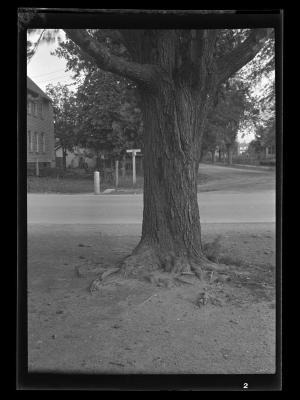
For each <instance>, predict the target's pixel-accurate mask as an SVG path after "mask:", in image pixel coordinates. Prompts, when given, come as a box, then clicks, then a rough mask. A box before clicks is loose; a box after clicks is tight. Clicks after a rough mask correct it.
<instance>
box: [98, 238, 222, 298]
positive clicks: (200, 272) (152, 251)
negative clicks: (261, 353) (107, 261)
mask: <svg viewBox="0 0 300 400" xmlns="http://www.w3.org/2000/svg"><path fill="white" fill-rule="evenodd" d="M212 271H213V272H217V273H224V272H226V271H228V267H227V266H222V265H218V264H215V263H213V262H212V261H209V260H208V259H207V258H206V257H205V256H202V257H200V258H198V259H195V258H193V259H191V258H190V257H188V256H185V255H177V256H176V255H175V254H174V253H173V252H162V251H161V250H159V249H157V248H156V247H155V246H152V245H149V244H143V243H140V245H139V246H137V247H136V248H135V249H134V251H133V252H132V254H130V255H129V256H128V257H126V258H125V259H124V260H123V261H122V262H120V265H119V266H118V268H111V269H110V270H108V271H106V272H104V273H103V274H101V276H99V277H98V278H97V279H96V280H94V281H93V282H92V284H91V286H90V291H91V293H92V292H93V291H96V290H100V288H101V287H102V286H104V285H107V284H110V283H113V282H116V281H118V280H122V279H127V278H129V279H138V280H143V281H145V280H146V281H149V282H151V283H153V284H156V285H157V286H165V287H170V286H172V282H173V283H174V284H175V285H178V284H180V282H181V283H182V284H191V282H189V281H187V280H186V277H189V278H191V277H192V276H195V277H197V278H198V279H200V280H201V281H202V280H206V279H207V280H210V277H211V274H207V272H212Z"/></svg>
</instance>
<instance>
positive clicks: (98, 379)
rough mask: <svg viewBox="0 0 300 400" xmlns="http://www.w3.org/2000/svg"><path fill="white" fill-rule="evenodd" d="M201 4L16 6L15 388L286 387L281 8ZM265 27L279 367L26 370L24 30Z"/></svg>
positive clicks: (239, 388) (238, 388)
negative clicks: (268, 32)
mask: <svg viewBox="0 0 300 400" xmlns="http://www.w3.org/2000/svg"><path fill="white" fill-rule="evenodd" d="M197 11H199V10H194V11H193V10H175V11H172V10H161V11H155V10H149V9H148V10H147V9H145V10H141V9H140V10H116V9H109V10H99V9H88V10H87V9H71V8H69V9H63V8H59V9H58V8H52V9H38V8H19V10H18V13H22V12H32V17H31V19H30V20H29V21H27V22H24V21H23V18H21V17H20V14H19V15H18V59H19V62H18V66H17V70H18V71H17V72H18V78H17V93H18V148H17V151H18V158H17V167H18V193H17V194H18V233H17V239H18V269H17V359H16V362H17V376H16V385H17V389H19V390H20V389H21V390H24V389H25V390H30V389H37V390H41V389H44V390H50V389H54V390H60V389H64V390H72V389H73V390H74V389H77V390H138V391H139V390H172V391H174V390H184V391H186V390H204V391H228V390H230V391H243V390H244V391H245V389H243V383H244V382H247V383H248V389H247V391H261V390H263V391H274V390H275V391H276V390H277V391H278V390H282V209H281V207H282V172H283V171H282V156H283V152H282V128H283V120H282V109H283V104H282V103H283V97H282V93H283V92H282V83H283V10H278V9H276V10H238V11H237V13H235V14H205V15H203V14H202V15H199V13H198V12H197ZM99 23H101V27H103V28H143V29H146V28H152V29H153V28H156V29H170V28H181V29H184V28H187V29H191V28H195V29H201V28H202V29H203V28H206V29H208V28H211V29H217V28H260V27H272V28H274V29H275V51H276V53H275V63H276V72H275V74H276V157H277V158H276V159H277V164H276V373H275V374H254V375H252V374H251V375H250V374H248V375H245V374H237V375H233V374H230V375H229V374H228V375H227V374H224V375H212V374H207V375H197V374H195V375H181V374H176V375H175V374H170V375H167V374H166V375H165V374H161V375H154V374H153V375H152V374H151V375H138V374H130V375H125V374H124V375H123V374H122V375H109V374H102V375H88V374H80V375H79V374H58V373H57V374H56V373H28V368H27V263H26V260H27V215H26V212H27V197H26V194H27V184H26V180H27V174H26V165H27V164H26V137H27V136H26V75H27V74H26V69H27V68H26V29H27V28H49V29H50V28H61V27H63V28H67V27H68V28H87V27H89V28H93V27H94V28H97V27H98V26H99Z"/></svg>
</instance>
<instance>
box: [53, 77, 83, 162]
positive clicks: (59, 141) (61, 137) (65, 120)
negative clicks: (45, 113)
mask: <svg viewBox="0 0 300 400" xmlns="http://www.w3.org/2000/svg"><path fill="white" fill-rule="evenodd" d="M46 93H47V95H48V96H49V97H50V99H51V101H52V106H53V114H54V135H55V139H56V150H57V149H60V148H61V150H62V156H63V168H64V169H66V156H67V151H68V150H69V151H72V150H73V148H74V146H75V145H77V144H78V142H79V138H78V130H77V123H78V115H79V114H78V107H77V101H76V95H75V94H74V93H73V92H72V91H71V90H70V89H69V87H68V86H67V85H62V84H60V83H58V84H56V85H51V84H49V85H47V87H46Z"/></svg>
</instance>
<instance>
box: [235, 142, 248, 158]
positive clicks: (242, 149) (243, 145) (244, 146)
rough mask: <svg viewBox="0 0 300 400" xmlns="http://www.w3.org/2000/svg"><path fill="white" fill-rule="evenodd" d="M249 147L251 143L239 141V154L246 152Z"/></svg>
mask: <svg viewBox="0 0 300 400" xmlns="http://www.w3.org/2000/svg"><path fill="white" fill-rule="evenodd" d="M248 148H249V143H246V142H238V145H237V155H240V154H243V153H245V152H246V151H247V150H248Z"/></svg>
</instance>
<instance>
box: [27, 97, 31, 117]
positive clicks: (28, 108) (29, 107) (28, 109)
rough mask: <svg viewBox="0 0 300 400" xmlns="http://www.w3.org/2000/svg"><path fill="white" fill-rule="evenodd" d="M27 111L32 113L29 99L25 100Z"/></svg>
mask: <svg viewBox="0 0 300 400" xmlns="http://www.w3.org/2000/svg"><path fill="white" fill-rule="evenodd" d="M27 113H28V114H32V101H30V100H28V102H27Z"/></svg>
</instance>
